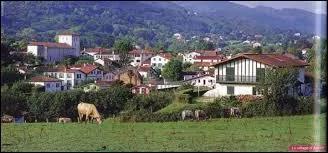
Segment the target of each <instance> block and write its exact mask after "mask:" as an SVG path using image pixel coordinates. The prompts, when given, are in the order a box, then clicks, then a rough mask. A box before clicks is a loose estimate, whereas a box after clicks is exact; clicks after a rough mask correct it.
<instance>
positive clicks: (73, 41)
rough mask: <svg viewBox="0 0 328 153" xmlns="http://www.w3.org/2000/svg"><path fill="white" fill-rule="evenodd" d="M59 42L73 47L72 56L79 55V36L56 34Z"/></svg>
mask: <svg viewBox="0 0 328 153" xmlns="http://www.w3.org/2000/svg"><path fill="white" fill-rule="evenodd" d="M58 42H59V43H66V44H68V45H70V46H72V47H73V48H74V54H73V55H74V56H80V36H77V35H58Z"/></svg>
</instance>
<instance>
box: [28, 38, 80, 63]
mask: <svg viewBox="0 0 328 153" xmlns="http://www.w3.org/2000/svg"><path fill="white" fill-rule="evenodd" d="M58 37H59V43H55V42H31V43H30V44H28V45H27V52H28V53H32V54H33V55H34V56H41V57H43V58H44V59H45V63H54V62H56V61H62V60H63V59H64V57H65V56H68V55H72V56H80V37H79V36H78V35H58Z"/></svg>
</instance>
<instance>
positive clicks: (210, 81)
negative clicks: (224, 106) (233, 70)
mask: <svg viewBox="0 0 328 153" xmlns="http://www.w3.org/2000/svg"><path fill="white" fill-rule="evenodd" d="M188 82H191V84H194V86H207V87H210V88H213V87H215V77H211V76H205V77H200V78H195V79H192V80H190V81H188ZM204 83H205V84H204Z"/></svg>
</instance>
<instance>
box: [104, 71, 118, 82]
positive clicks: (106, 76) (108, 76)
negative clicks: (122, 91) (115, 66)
mask: <svg viewBox="0 0 328 153" xmlns="http://www.w3.org/2000/svg"><path fill="white" fill-rule="evenodd" d="M114 78H115V75H114V74H112V73H106V74H104V76H103V79H102V80H105V81H113V80H114Z"/></svg>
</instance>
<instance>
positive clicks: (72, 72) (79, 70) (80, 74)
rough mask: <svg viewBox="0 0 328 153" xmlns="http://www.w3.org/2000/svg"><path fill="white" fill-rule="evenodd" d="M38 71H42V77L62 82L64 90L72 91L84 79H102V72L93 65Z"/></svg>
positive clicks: (59, 67) (58, 67) (57, 67)
mask: <svg viewBox="0 0 328 153" xmlns="http://www.w3.org/2000/svg"><path fill="white" fill-rule="evenodd" d="M40 71H43V74H44V75H47V76H52V77H56V78H57V79H60V80H62V81H63V87H64V90H69V89H72V88H73V87H74V86H76V85H78V84H79V83H81V82H82V81H84V80H86V79H92V80H102V79H103V71H102V70H100V69H99V68H98V66H97V65H93V64H83V65H76V66H73V67H65V66H56V67H41V68H40Z"/></svg>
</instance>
